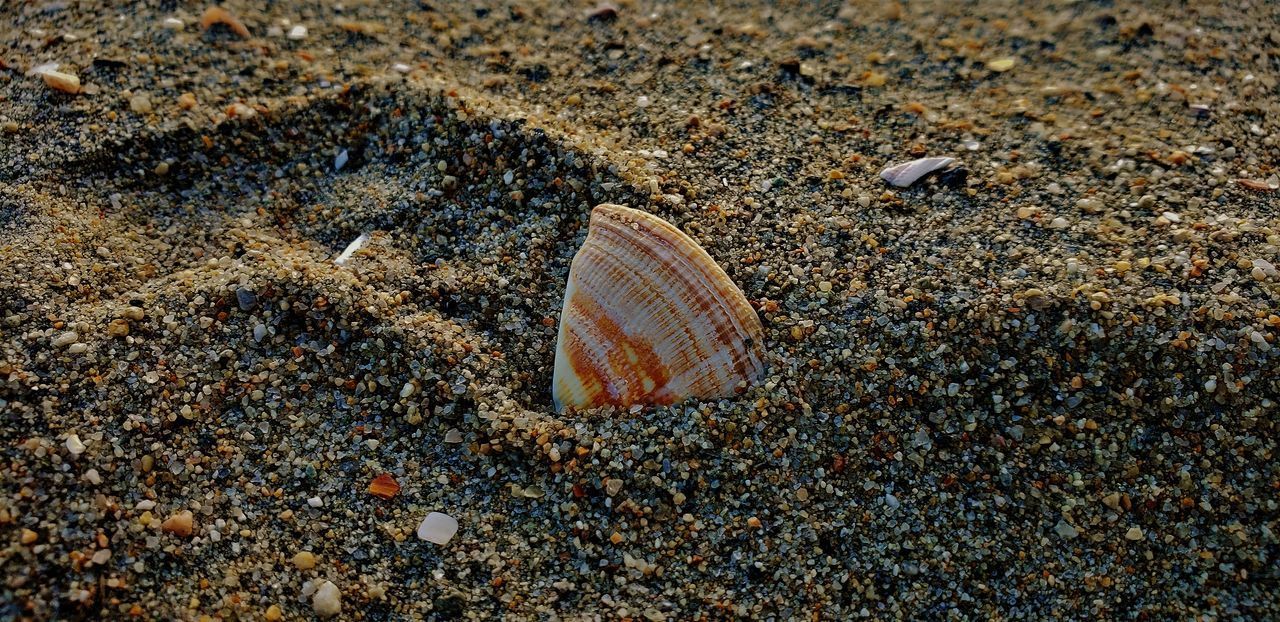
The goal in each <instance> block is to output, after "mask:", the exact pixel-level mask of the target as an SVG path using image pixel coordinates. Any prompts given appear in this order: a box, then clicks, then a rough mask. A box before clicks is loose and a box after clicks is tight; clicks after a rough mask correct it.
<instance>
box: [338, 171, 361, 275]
mask: <svg viewBox="0 0 1280 622" xmlns="http://www.w3.org/2000/svg"><path fill="white" fill-rule="evenodd" d="M343 153H346V152H345V151H344V152H343ZM368 241H369V234H368V233H361V234H360V235H359V237H357V238H356V239H354V240H352V241H351V243H350V244H348V245H347V248H346V249H344V250H343V251H342V254H341V255H338V258H337V259H334V260H333V263H336V264H338V265H339V266H345V265H347V260H349V259H351V256H352V255H354V254H356V252H357V251H359V250H360V249H361V248H364V245H365V243H366V242H368Z"/></svg>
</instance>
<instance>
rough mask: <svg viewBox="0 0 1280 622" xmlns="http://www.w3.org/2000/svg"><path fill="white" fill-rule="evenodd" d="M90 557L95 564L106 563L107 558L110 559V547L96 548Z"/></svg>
mask: <svg viewBox="0 0 1280 622" xmlns="http://www.w3.org/2000/svg"><path fill="white" fill-rule="evenodd" d="M92 559H93V563H95V564H105V563H107V560H108V559H111V549H98V550H97V551H94V552H93V557H92Z"/></svg>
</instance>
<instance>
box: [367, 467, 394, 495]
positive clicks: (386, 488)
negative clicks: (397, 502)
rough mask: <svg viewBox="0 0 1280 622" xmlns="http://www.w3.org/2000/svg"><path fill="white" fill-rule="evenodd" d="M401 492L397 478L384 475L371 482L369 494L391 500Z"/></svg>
mask: <svg viewBox="0 0 1280 622" xmlns="http://www.w3.org/2000/svg"><path fill="white" fill-rule="evenodd" d="M399 492H400V484H398V483H396V480H395V478H393V477H391V476H390V475H388V474H386V473H383V474H382V475H379V476H377V477H375V478H373V481H372V482H369V494H371V495H373V496H375V497H377V498H379V499H391V498H392V497H394V496H396V493H399Z"/></svg>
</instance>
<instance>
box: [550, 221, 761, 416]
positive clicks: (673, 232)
mask: <svg viewBox="0 0 1280 622" xmlns="http://www.w3.org/2000/svg"><path fill="white" fill-rule="evenodd" d="M762 341H763V329H762V327H761V325H760V319H759V318H758V317H756V313H755V311H754V310H753V309H752V308H751V305H749V304H748V303H747V299H746V298H745V297H744V296H743V295H742V291H741V290H739V289H738V287H737V286H736V285H734V284H733V281H731V280H729V277H728V275H726V274H725V273H724V270H722V269H720V266H718V265H716V262H715V261H714V260H713V259H711V256H710V255H707V253H706V251H704V250H702V247H700V246H698V244H697V242H694V241H693V240H692V239H691V238H690V237H689V236H687V235H685V234H684V233H681V232H680V230H679V229H676V228H675V227H674V226H672V225H671V224H670V223H668V222H666V221H665V220H662V219H661V218H658V217H657V216H654V215H652V214H648V213H645V212H641V211H639V210H634V209H631V208H628V207H622V206H620V205H610V204H601V205H598V206H596V208H595V210H593V211H592V212H591V224H590V230H589V231H588V233H587V239H586V241H585V242H583V244H582V248H581V249H580V250H579V251H578V254H577V255H575V256H574V258H573V264H572V265H571V266H570V268H569V283H568V286H567V287H566V289H565V294H564V309H563V311H562V312H561V315H560V336H559V339H558V340H557V343H556V361H555V373H554V377H553V379H552V396H553V397H554V399H555V403H556V407H557V409H563V408H565V407H573V408H591V407H596V406H603V405H607V404H613V405H620V406H627V405H632V404H674V403H676V402H680V401H682V400H685V399H689V398H712V397H723V396H729V395H733V393H734V391H735V389H736V388H737V387H738V386H740V385H742V384H743V383H747V384H750V383H752V382H755V381H757V380H759V379H760V377H761V376H762V375H763V374H764V368H765V366H764V357H763V354H762V351H761V344H762Z"/></svg>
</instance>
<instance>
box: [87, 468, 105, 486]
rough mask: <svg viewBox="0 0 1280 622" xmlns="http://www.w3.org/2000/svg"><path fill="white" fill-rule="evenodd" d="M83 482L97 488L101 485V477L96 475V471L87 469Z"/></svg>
mask: <svg viewBox="0 0 1280 622" xmlns="http://www.w3.org/2000/svg"><path fill="white" fill-rule="evenodd" d="M84 481H86V482H89V483H90V484H93V485H94V486H97V485H98V484H101V483H102V476H101V475H99V474H98V470H97V469H89V470H88V471H85V472H84Z"/></svg>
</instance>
